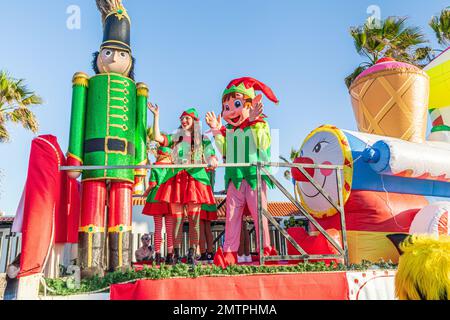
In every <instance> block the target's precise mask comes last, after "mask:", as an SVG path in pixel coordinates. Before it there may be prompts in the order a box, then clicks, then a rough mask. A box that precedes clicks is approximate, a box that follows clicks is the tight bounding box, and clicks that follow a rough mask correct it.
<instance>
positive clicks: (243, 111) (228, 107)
mask: <svg viewBox="0 0 450 320" xmlns="http://www.w3.org/2000/svg"><path fill="white" fill-rule="evenodd" d="M251 106H252V99H250V98H247V97H245V96H244V95H243V94H241V93H236V94H234V95H230V96H229V97H228V99H226V100H225V101H224V102H223V104H222V117H223V119H224V120H225V121H226V122H227V123H229V124H231V125H232V126H233V127H239V126H240V125H241V124H242V123H243V122H244V121H245V120H246V119H248V118H249V116H250V108H251Z"/></svg>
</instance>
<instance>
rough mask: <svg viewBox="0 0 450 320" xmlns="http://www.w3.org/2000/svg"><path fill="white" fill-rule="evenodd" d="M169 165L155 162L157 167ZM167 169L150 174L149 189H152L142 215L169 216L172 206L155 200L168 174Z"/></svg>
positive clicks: (153, 171)
mask: <svg viewBox="0 0 450 320" xmlns="http://www.w3.org/2000/svg"><path fill="white" fill-rule="evenodd" d="M159 164H161V165H163V164H167V163H166V162H155V165H159ZM167 170H169V169H166V168H154V169H152V171H151V173H150V180H149V187H151V188H152V190H151V191H150V193H149V194H148V196H147V202H146V204H145V207H144V209H143V210H142V213H143V214H145V215H148V216H156V215H169V214H171V212H170V206H169V204H168V203H167V202H161V201H158V200H156V199H155V197H156V193H157V192H158V190H159V188H160V186H161V183H162V181H163V180H164V177H165V176H166V174H167Z"/></svg>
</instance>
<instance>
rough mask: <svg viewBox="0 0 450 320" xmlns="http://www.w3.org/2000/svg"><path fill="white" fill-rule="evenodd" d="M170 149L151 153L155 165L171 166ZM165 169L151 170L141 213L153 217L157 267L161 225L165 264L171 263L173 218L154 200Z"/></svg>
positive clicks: (163, 205) (166, 204)
mask: <svg viewBox="0 0 450 320" xmlns="http://www.w3.org/2000/svg"><path fill="white" fill-rule="evenodd" d="M171 151H172V150H171V149H170V148H167V147H161V146H160V147H158V148H157V149H153V150H152V152H153V153H154V155H155V157H156V162H155V163H154V164H155V165H164V164H172V159H171ZM167 170H169V169H167V168H153V169H152V171H151V173H150V181H149V185H148V188H147V190H146V191H145V193H144V196H146V197H147V202H146V204H145V207H144V209H143V210H142V213H143V214H145V215H148V216H153V220H154V222H155V245H154V249H155V262H156V264H157V265H159V264H160V263H161V242H162V224H163V219H164V224H165V226H166V235H167V259H166V263H168V264H172V263H173V218H172V214H171V212H170V205H169V204H168V203H166V202H161V201H158V200H156V199H155V196H156V193H157V192H158V190H159V187H160V186H161V183H162V182H163V180H164V177H165V176H166V173H167Z"/></svg>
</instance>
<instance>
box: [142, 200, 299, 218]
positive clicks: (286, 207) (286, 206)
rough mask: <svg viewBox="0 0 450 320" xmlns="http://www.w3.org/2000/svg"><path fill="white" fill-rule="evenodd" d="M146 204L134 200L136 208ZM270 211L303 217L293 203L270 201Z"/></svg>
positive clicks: (223, 209) (221, 211) (220, 213)
mask: <svg viewBox="0 0 450 320" xmlns="http://www.w3.org/2000/svg"><path fill="white" fill-rule="evenodd" d="M223 199H224V198H220V197H216V204H217V206H219V204H220V203H221V202H222V201H223ZM145 202H146V198H144V197H138V198H134V199H133V205H134V206H144V205H145ZM225 210H226V206H225V205H224V206H222V207H221V208H220V209H219V211H218V212H217V216H218V218H219V220H224V219H225V215H226V211H225ZM268 210H269V212H270V214H271V215H272V216H274V217H279V218H283V217H289V216H292V215H301V213H300V211H299V210H298V209H297V207H296V206H295V205H294V204H293V203H291V202H280V201H270V202H269V204H268Z"/></svg>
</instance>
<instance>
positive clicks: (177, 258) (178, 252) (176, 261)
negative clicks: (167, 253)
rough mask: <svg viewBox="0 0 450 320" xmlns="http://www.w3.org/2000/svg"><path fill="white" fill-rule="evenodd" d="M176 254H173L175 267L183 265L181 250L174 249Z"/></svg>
mask: <svg viewBox="0 0 450 320" xmlns="http://www.w3.org/2000/svg"><path fill="white" fill-rule="evenodd" d="M173 251H174V254H173V262H172V264H173V265H175V264H177V263H181V259H180V249H178V248H175V249H173Z"/></svg>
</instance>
